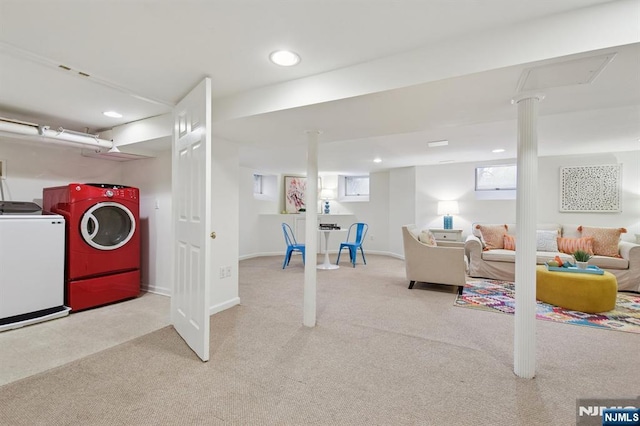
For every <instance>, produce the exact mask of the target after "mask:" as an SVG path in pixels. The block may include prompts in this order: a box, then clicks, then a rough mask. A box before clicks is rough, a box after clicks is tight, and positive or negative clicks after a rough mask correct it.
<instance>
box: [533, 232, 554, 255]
mask: <svg viewBox="0 0 640 426" xmlns="http://www.w3.org/2000/svg"><path fill="white" fill-rule="evenodd" d="M536 250H537V251H552V252H557V251H558V231H536Z"/></svg>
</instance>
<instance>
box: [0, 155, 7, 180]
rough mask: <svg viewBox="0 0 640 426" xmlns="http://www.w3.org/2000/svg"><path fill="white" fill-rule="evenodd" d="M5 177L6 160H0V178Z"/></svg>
mask: <svg viewBox="0 0 640 426" xmlns="http://www.w3.org/2000/svg"><path fill="white" fill-rule="evenodd" d="M6 178H7V160H0V179H6Z"/></svg>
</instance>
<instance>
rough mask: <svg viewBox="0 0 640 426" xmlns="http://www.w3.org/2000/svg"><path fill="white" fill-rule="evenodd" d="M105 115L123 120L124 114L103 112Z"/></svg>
mask: <svg viewBox="0 0 640 426" xmlns="http://www.w3.org/2000/svg"><path fill="white" fill-rule="evenodd" d="M103 114H104V115H106V116H107V117H111V118H122V114H120V113H119V112H115V111H105V112H103Z"/></svg>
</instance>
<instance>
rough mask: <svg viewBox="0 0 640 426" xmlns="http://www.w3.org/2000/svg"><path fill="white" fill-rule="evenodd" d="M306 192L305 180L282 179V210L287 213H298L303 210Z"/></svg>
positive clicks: (288, 177)
mask: <svg viewBox="0 0 640 426" xmlns="http://www.w3.org/2000/svg"><path fill="white" fill-rule="evenodd" d="M306 191H307V178H306V177H299V176H285V177H284V209H285V211H286V212H287V213H298V212H300V209H305V210H303V211H306V208H305V207H306V206H305V203H304V197H305V193H306Z"/></svg>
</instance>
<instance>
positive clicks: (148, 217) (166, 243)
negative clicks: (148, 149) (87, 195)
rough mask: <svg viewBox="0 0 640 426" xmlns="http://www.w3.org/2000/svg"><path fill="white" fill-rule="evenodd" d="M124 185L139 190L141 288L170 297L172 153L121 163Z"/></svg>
mask: <svg viewBox="0 0 640 426" xmlns="http://www.w3.org/2000/svg"><path fill="white" fill-rule="evenodd" d="M122 176H123V181H125V182H127V185H130V186H135V187H138V188H139V189H140V227H141V230H140V231H141V234H140V237H141V244H142V258H141V265H140V266H141V278H142V287H143V289H145V290H147V291H151V292H154V293H159V294H164V295H170V294H171V289H172V287H173V284H172V280H171V150H166V151H162V152H159V153H158V156H157V157H156V158H148V159H144V160H135V161H128V162H124V163H122Z"/></svg>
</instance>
